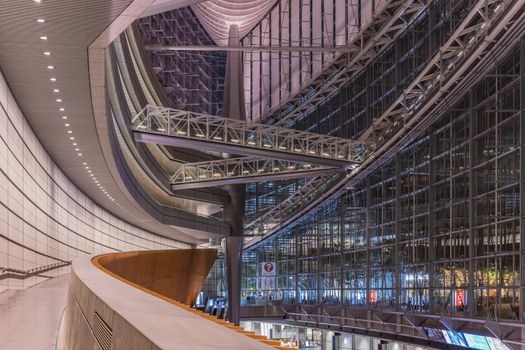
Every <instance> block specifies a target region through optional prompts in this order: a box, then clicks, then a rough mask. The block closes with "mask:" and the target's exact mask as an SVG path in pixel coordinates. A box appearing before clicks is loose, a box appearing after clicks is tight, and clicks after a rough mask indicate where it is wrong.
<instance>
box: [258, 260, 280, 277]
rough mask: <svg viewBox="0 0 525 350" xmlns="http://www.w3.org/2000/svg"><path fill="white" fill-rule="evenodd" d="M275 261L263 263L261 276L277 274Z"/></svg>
mask: <svg viewBox="0 0 525 350" xmlns="http://www.w3.org/2000/svg"><path fill="white" fill-rule="evenodd" d="M275 272H276V271H275V263H273V262H263V263H262V264H261V276H275Z"/></svg>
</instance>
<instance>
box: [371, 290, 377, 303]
mask: <svg viewBox="0 0 525 350" xmlns="http://www.w3.org/2000/svg"><path fill="white" fill-rule="evenodd" d="M376 301H377V292H376V291H375V290H371V291H370V302H371V303H375V302H376Z"/></svg>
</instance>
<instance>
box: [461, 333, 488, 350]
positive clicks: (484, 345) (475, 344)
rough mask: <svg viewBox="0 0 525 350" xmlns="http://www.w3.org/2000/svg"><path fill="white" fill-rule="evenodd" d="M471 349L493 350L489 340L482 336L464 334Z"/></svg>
mask: <svg viewBox="0 0 525 350" xmlns="http://www.w3.org/2000/svg"><path fill="white" fill-rule="evenodd" d="M463 335H464V336H465V339H466V340H467V344H468V347H469V348H471V349H480V350H491V349H490V347H489V343H488V342H487V339H486V338H485V337H484V336H482V335H476V334H469V333H463Z"/></svg>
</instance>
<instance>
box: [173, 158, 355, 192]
mask: <svg viewBox="0 0 525 350" xmlns="http://www.w3.org/2000/svg"><path fill="white" fill-rule="evenodd" d="M344 171H345V170H344V169H342V168H333V167H324V166H318V165H312V164H308V163H298V162H291V161H282V160H275V159H267V158H258V157H246V158H228V159H223V160H216V161H206V162H198V163H186V164H183V165H182V166H181V167H180V168H179V169H178V170H177V171H176V172H175V174H173V176H172V177H171V180H170V182H171V186H172V189H173V190H181V189H194V188H202V187H213V186H221V185H227V184H241V183H252V182H262V181H276V180H285V179H292V178H300V177H308V176H311V177H313V176H319V175H322V174H327V173H330V172H344Z"/></svg>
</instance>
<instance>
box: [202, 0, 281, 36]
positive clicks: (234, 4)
mask: <svg viewBox="0 0 525 350" xmlns="http://www.w3.org/2000/svg"><path fill="white" fill-rule="evenodd" d="M275 2H276V0H209V1H206V2H203V3H200V4H195V5H192V8H193V11H194V12H195V14H196V15H197V16H198V17H199V19H200V21H201V23H202V25H203V26H204V28H206V30H207V31H208V33H209V34H210V35H211V36H212V37H213V39H214V40H215V42H216V43H217V44H218V45H226V44H227V42H228V40H227V39H228V29H229V27H230V25H232V24H236V25H238V26H239V34H240V36H241V37H243V36H244V35H245V34H246V33H247V32H248V31H249V30H250V29H251V28H252V27H253V26H255V25H256V24H257V23H258V22H259V21H260V20H261V19H262V17H263V16H264V15H265V14H266V13H267V12H268V11H269V10H270V8H271V7H272V6H273V5H274V4H275Z"/></svg>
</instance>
